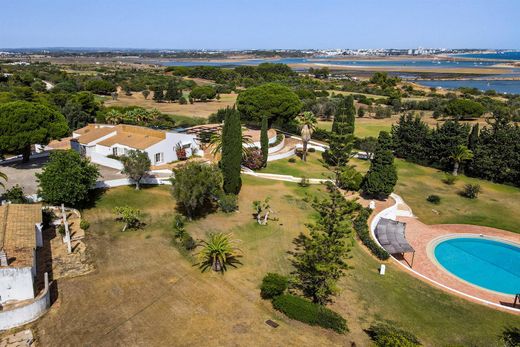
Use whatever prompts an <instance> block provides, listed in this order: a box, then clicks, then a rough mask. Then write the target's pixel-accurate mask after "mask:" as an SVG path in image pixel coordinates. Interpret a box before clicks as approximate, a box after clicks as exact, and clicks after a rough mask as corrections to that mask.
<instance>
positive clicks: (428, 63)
mask: <svg viewBox="0 0 520 347" xmlns="http://www.w3.org/2000/svg"><path fill="white" fill-rule="evenodd" d="M266 62H268V63H281V64H316V66H317V67H319V66H320V65H321V64H324V65H337V66H345V67H349V66H352V67H356V68H361V67H364V66H366V67H418V68H432V69H433V68H488V67H491V66H493V65H495V64H497V63H498V62H496V61H468V60H464V61H452V60H446V59H442V58H438V59H428V60H425V59H404V60H388V59H384V58H381V60H376V59H370V60H369V59H367V60H354V59H352V60H335V59H327V58H281V59H244V60H236V61H231V60H225V61H197V60H177V61H167V62H161V63H160V64H162V65H164V66H224V67H232V66H239V65H259V64H261V63H266Z"/></svg>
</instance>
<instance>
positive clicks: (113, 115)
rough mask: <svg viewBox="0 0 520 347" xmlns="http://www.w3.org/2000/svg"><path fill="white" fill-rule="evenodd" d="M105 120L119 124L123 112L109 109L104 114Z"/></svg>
mask: <svg viewBox="0 0 520 347" xmlns="http://www.w3.org/2000/svg"><path fill="white" fill-rule="evenodd" d="M105 121H106V122H107V123H108V124H119V123H121V122H122V121H123V114H121V112H119V111H117V110H113V109H112V110H110V111H108V112H107V113H106V115H105Z"/></svg>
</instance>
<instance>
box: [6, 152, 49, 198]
mask: <svg viewBox="0 0 520 347" xmlns="http://www.w3.org/2000/svg"><path fill="white" fill-rule="evenodd" d="M48 160H49V158H48V157H44V158H36V159H31V160H30V161H29V162H28V163H22V162H21V161H15V162H11V163H2V164H0V171H2V172H3V173H5V174H6V175H7V178H8V180H7V182H6V183H5V187H6V188H7V189H9V188H11V187H13V186H15V185H16V184H18V185H20V186H22V187H23V190H24V192H25V194H26V195H30V194H35V193H36V190H37V189H38V185H37V183H36V176H35V175H34V174H35V173H37V172H41V171H42V166H43V165H44V164H45V163H46V162H47V161H48ZM4 191H5V189H3V188H0V192H1V193H3V192H4Z"/></svg>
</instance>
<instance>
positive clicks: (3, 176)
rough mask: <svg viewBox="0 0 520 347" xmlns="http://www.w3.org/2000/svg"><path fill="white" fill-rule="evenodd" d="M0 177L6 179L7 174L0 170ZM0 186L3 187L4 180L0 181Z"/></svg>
mask: <svg viewBox="0 0 520 347" xmlns="http://www.w3.org/2000/svg"><path fill="white" fill-rule="evenodd" d="M0 179H2V180H4V181H7V175H6V174H5V173H3V172H1V171H0ZM0 187H2V188H5V184H4V182H0Z"/></svg>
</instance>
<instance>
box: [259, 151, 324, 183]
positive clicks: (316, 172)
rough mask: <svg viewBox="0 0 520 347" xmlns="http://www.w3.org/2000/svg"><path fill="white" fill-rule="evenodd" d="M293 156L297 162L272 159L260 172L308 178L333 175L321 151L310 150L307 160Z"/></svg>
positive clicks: (287, 159)
mask: <svg viewBox="0 0 520 347" xmlns="http://www.w3.org/2000/svg"><path fill="white" fill-rule="evenodd" d="M291 158H294V159H295V160H296V162H294V163H291V162H289V158H286V159H280V160H275V161H270V162H268V163H267V167H266V168H265V169H262V170H260V171H258V172H261V173H275V174H280V175H290V176H295V177H307V178H330V177H332V175H333V174H332V172H331V171H330V170H329V169H328V168H327V167H325V166H324V161H323V159H322V158H321V152H313V153H311V152H309V153H308V154H307V161H306V162H305V161H303V160H301V159H300V158H299V157H297V156H292V157H291Z"/></svg>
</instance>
